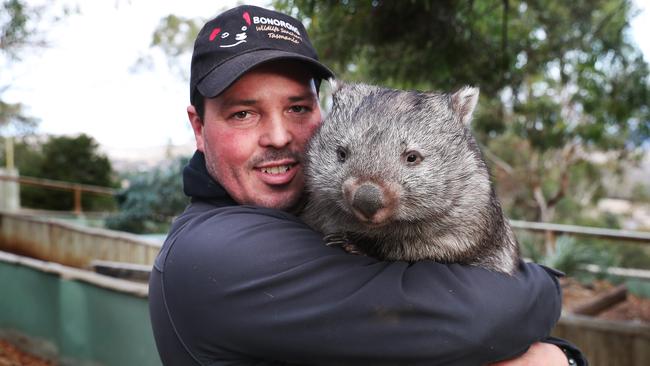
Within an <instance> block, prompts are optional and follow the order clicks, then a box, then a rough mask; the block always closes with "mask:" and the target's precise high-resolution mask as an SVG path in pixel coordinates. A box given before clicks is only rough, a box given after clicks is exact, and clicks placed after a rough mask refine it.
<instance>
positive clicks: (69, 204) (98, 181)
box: [16, 134, 115, 211]
mask: <svg viewBox="0 0 650 366" xmlns="http://www.w3.org/2000/svg"><path fill="white" fill-rule="evenodd" d="M98 147H99V146H98V144H97V142H96V141H95V140H94V139H93V138H92V137H90V136H87V135H85V134H81V135H78V136H75V137H69V136H58V137H54V136H53V137H49V138H47V140H45V141H39V142H38V143H29V142H26V140H23V141H22V142H19V143H18V144H16V151H17V154H16V157H17V159H16V165H17V167H18V169H19V170H20V171H21V172H22V174H23V175H25V176H32V177H36V178H46V179H53V180H61V181H66V182H72V183H80V184H90V185H97V186H103V187H114V186H115V183H114V182H113V170H112V167H111V163H110V161H109V160H108V158H107V157H106V156H105V155H103V154H101V153H100V152H99V151H98ZM20 200H21V203H22V205H23V206H25V207H32V208H42V209H50V210H66V211H69V210H72V209H73V207H74V202H73V200H74V196H73V193H72V192H68V191H57V190H51V189H45V188H41V187H32V186H22V187H21V192H20ZM82 207H83V209H84V210H89V211H92V210H108V209H112V208H113V207H114V200H113V197H106V196H97V195H89V194H84V196H83V199H82Z"/></svg>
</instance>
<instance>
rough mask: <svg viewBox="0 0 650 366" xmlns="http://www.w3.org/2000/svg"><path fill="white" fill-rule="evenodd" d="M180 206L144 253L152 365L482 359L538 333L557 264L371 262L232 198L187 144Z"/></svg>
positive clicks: (555, 298) (288, 219) (551, 303)
mask: <svg viewBox="0 0 650 366" xmlns="http://www.w3.org/2000/svg"><path fill="white" fill-rule="evenodd" d="M183 179H184V188H185V193H186V194H187V195H188V196H190V197H191V198H192V203H191V204H190V206H189V207H188V208H187V209H186V210H185V212H184V213H183V214H182V215H181V216H179V217H178V218H177V219H176V220H175V221H174V224H173V226H172V228H171V230H170V233H169V236H168V237H167V240H166V241H165V244H164V245H163V248H162V249H161V252H160V254H159V256H158V258H157V259H156V262H155V266H154V270H153V271H152V274H151V280H150V290H149V291H150V294H149V297H150V310H151V319H152V324H153V330H154V335H155V339H156V344H157V347H158V351H159V353H160V356H161V359H162V360H163V363H164V364H165V365H196V364H201V365H225V364H229V365H230V364H245V365H251V364H313V365H395V364H400V365H405V364H409V365H410V364H413V365H415V364H421V365H481V364H484V363H486V362H489V361H496V360H500V359H505V358H509V357H512V356H515V355H518V354H520V353H522V352H524V351H525V350H526V349H527V347H528V346H529V345H530V344H531V343H533V342H535V341H538V340H544V339H546V340H547V341H549V342H551V343H556V344H562V345H565V346H566V347H568V348H569V349H570V351H571V352H576V355H578V356H579V351H577V350H575V349H574V348H572V347H571V346H570V345H568V344H566V343H564V342H563V341H561V340H555V339H550V338H547V336H548V334H549V332H550V331H551V329H552V328H553V326H554V324H555V323H556V321H557V319H558V317H559V316H560V309H561V300H560V289H559V286H558V283H557V280H556V273H555V272H553V271H551V270H548V269H546V268H544V267H541V266H538V265H536V264H523V263H522V264H521V266H520V271H519V272H518V273H517V274H516V275H515V276H512V277H510V276H507V275H503V274H500V273H496V272H491V271H488V270H485V269H481V268H478V267H472V266H463V265H457V264H439V263H435V262H432V261H422V262H416V263H406V262H382V261H378V260H376V259H373V258H370V257H365V256H357V255H351V254H347V253H345V252H344V251H343V250H341V249H337V248H330V247H327V246H325V245H324V243H323V240H322V237H321V235H320V234H319V233H317V232H315V231H313V230H311V229H310V228H309V227H307V226H306V225H305V224H303V223H302V222H301V221H300V220H299V219H298V218H296V217H295V216H292V215H290V214H288V213H286V212H283V211H278V210H272V209H267V208H260V207H254V206H242V205H237V204H236V203H235V202H234V201H233V200H232V199H231V198H230V197H229V196H228V194H227V193H226V192H225V190H224V189H223V188H222V187H221V186H219V185H218V184H217V183H216V182H215V181H214V180H213V179H211V178H210V176H209V175H208V173H207V171H206V169H205V161H204V157H203V154H201V153H198V152H197V154H195V156H194V157H193V158H192V160H191V161H190V164H189V165H188V166H187V167H186V168H185V170H184V173H183Z"/></svg>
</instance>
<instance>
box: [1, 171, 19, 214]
mask: <svg viewBox="0 0 650 366" xmlns="http://www.w3.org/2000/svg"><path fill="white" fill-rule="evenodd" d="M0 175H6V176H9V177H18V169H13V168H12V169H9V168H7V169H2V168H0ZM19 209H20V184H18V182H16V181H12V180H0V210H5V211H18V210H19Z"/></svg>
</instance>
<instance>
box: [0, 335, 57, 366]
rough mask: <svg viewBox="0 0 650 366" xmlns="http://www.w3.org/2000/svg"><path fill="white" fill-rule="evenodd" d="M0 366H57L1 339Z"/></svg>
mask: <svg viewBox="0 0 650 366" xmlns="http://www.w3.org/2000/svg"><path fill="white" fill-rule="evenodd" d="M0 366H56V364H54V363H51V362H47V361H44V360H42V359H39V358H37V357H34V356H32V355H29V354H27V353H25V352H22V351H21V350H19V349H18V348H16V346H14V345H12V344H11V343H9V342H7V341H5V340H3V339H0Z"/></svg>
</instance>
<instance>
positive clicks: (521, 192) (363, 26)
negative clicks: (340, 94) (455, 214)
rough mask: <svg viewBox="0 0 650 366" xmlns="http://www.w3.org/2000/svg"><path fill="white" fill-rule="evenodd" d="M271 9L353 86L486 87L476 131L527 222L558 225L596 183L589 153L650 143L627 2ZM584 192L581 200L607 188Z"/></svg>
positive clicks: (294, 2)
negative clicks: (291, 19) (285, 15)
mask: <svg viewBox="0 0 650 366" xmlns="http://www.w3.org/2000/svg"><path fill="white" fill-rule="evenodd" d="M274 4H275V6H276V7H277V8H279V9H281V10H283V11H287V12H289V13H291V14H293V15H295V16H297V17H299V18H301V19H303V21H304V22H305V23H306V24H308V25H309V28H308V31H309V33H310V36H311V38H312V41H313V43H314V45H315V47H316V48H317V49H318V50H319V51H320V55H321V57H322V59H323V60H324V62H325V63H326V64H329V65H331V66H332V67H333V68H334V69H335V71H336V72H337V74H338V75H339V76H340V77H343V78H345V79H353V80H364V81H370V82H373V83H380V84H388V85H392V86H395V87H400V88H421V89H454V88H458V87H459V86H461V85H463V84H473V85H478V86H480V87H481V91H482V100H481V108H480V115H479V117H478V118H477V119H476V121H475V123H474V130H475V133H476V134H477V135H478V137H479V139H480V141H481V142H482V143H483V144H484V148H485V150H486V155H487V156H488V158H489V160H490V161H491V162H492V163H493V166H494V168H495V169H494V170H495V174H496V176H497V177H498V179H497V181H498V184H499V187H500V188H503V187H513V188H514V190H513V191H511V192H508V193H512V194H513V195H514V197H511V202H513V203H514V204H515V206H516V209H515V210H513V211H514V212H515V213H516V214H517V215H516V216H518V217H520V218H526V219H532V220H541V221H555V220H556V219H557V216H556V212H555V209H556V208H557V207H558V206H557V205H558V203H560V202H561V201H562V200H566V199H567V195H568V194H569V193H570V189H571V188H572V187H573V188H576V187H578V186H580V185H581V184H583V183H584V181H585V180H587V179H589V178H597V171H595V170H594V169H593V167H587V166H589V165H591V163H589V161H588V160H587V159H585V158H586V157H587V156H588V155H589V153H590V152H591V151H608V152H614V153H617V154H618V156H619V157H620V158H625V157H626V156H628V155H630V154H632V153H633V152H634V151H635V148H636V147H638V146H639V145H640V144H641V143H642V142H643V141H647V140H648V138H649V137H650V122H649V121H650V109H649V108H648V105H650V103H649V102H650V93H648V90H649V84H648V83H649V76H648V75H649V72H648V65H647V63H646V62H645V61H644V60H643V57H642V55H641V53H640V51H639V50H638V48H637V47H636V46H635V45H633V44H631V43H630V41H629V40H628V38H627V37H626V35H625V33H626V31H627V28H628V22H629V19H630V17H631V16H632V15H633V9H632V4H631V1H629V0H596V1H587V0H578V1H571V2H565V1H559V0H533V1H514V0H503V1H501V2H495V1H487V0H482V1H480V0H475V1H462V2H459V1H450V0H447V1H442V2H440V1H439V2H435V3H434V2H431V1H423V0H413V1H408V2H392V1H372V2H370V1H357V0H346V1H341V2H332V1H315V0H277V1H275V2H274ZM581 167H582V168H581ZM574 170H578V171H581V172H580V173H579V174H574V172H573V171H574ZM580 177H582V178H585V179H584V180H583V181H581V182H578V181H576V179H579V178H580ZM581 187H582V188H584V189H585V191H584V192H582V193H583V194H582V195H581V197H578V198H579V199H578V201H581V200H582V201H589V198H590V197H589V195H591V198H593V197H594V196H595V194H596V193H597V192H598V191H599V187H592V186H586V187H585V186H584V185H583V186H581ZM572 193H576V192H575V191H574V192H572ZM574 198H576V197H572V199H574Z"/></svg>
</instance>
